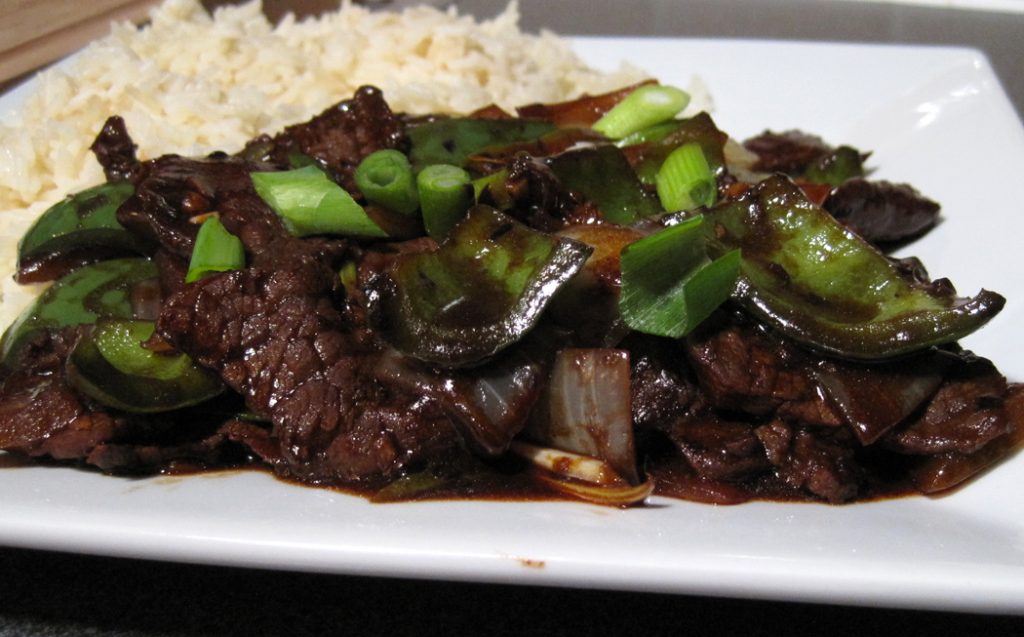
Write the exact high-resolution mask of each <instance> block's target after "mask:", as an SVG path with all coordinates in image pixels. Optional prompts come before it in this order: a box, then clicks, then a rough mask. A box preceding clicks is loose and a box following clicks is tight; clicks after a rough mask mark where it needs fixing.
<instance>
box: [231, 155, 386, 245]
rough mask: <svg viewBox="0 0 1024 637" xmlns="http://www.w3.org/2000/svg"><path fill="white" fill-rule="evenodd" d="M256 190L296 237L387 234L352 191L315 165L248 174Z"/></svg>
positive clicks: (384, 235) (379, 235) (377, 235)
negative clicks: (353, 195)
mask: <svg viewBox="0 0 1024 637" xmlns="http://www.w3.org/2000/svg"><path fill="white" fill-rule="evenodd" d="M250 177H251V178H252V184H253V186H255V188H256V192H257V194H259V196H260V197H261V198H262V199H263V201H265V202H267V205H269V206H270V207H271V208H273V209H274V212H276V213H277V214H278V215H280V216H281V219H282V220H283V221H284V225H285V227H286V228H288V231H289V232H291V233H292V234H293V235H295V236H297V237H306V236H309V235H316V234H342V235H353V236H358V237H386V236H387V233H386V232H384V231H383V230H381V228H380V226H378V225H377V224H375V223H374V222H373V220H372V219H370V217H368V216H367V214H366V211H365V210H363V207H362V206H360V205H359V204H358V203H356V201H355V199H353V198H352V195H350V194H348V193H347V192H345V189H344V188H342V187H341V186H339V185H338V184H336V183H334V182H333V181H331V180H330V178H328V177H327V175H326V174H324V172H323V171H322V170H320V169H319V168H317V167H316V166H306V167H305V168H299V169H296V170H286V171H283V172H256V173H252V174H251V175H250Z"/></svg>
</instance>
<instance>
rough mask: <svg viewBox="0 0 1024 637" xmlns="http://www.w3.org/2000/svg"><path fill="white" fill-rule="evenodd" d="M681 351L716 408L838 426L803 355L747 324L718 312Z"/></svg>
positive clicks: (839, 421) (837, 416)
mask: <svg viewBox="0 0 1024 637" xmlns="http://www.w3.org/2000/svg"><path fill="white" fill-rule="evenodd" d="M686 353H687V357H688V359H689V362H690V366H691V367H692V368H693V370H694V372H695V373H696V376H697V378H698V380H699V382H700V386H701V389H702V390H703V392H704V395H705V396H706V397H707V399H708V402H709V403H710V405H711V406H713V407H714V408H716V409H720V410H726V411H735V412H743V413H747V414H750V415H752V416H768V415H771V414H776V413H777V414H778V415H780V416H785V417H786V418H787V419H789V420H796V421H801V422H806V423H808V424H816V425H826V426H838V425H842V424H843V423H844V420H843V418H842V416H841V415H840V414H839V413H838V412H837V411H836V410H835V408H834V407H832V406H831V404H830V403H828V402H827V401H826V400H825V398H824V397H823V395H822V394H821V392H820V391H819V389H818V386H817V383H816V382H815V380H814V379H813V377H812V376H811V374H810V371H809V370H810V365H811V362H812V361H810V360H809V359H808V357H807V355H805V354H804V353H803V352H802V351H800V350H797V349H796V348H795V347H793V346H791V345H789V344H788V343H786V342H784V341H782V340H781V339H777V338H774V337H771V336H769V335H768V334H766V333H764V332H762V331H761V330H759V329H758V328H756V327H754V326H752V325H749V324H747V323H745V322H736V321H734V320H730V319H729V318H728V317H726V316H725V314H724V313H720V314H719V316H718V318H717V319H715V320H710V321H706V322H705V324H704V327H702V328H698V330H697V331H695V332H694V333H693V334H691V335H690V336H689V337H688V338H687V341H686Z"/></svg>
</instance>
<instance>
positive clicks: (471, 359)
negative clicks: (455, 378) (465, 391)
mask: <svg viewBox="0 0 1024 637" xmlns="http://www.w3.org/2000/svg"><path fill="white" fill-rule="evenodd" d="M590 252H591V248H590V247H589V246H586V245H584V244H581V243H579V242H577V241H573V240H571V239H560V238H558V237H554V236H551V235H548V234H544V233H542V232H537V231H536V230H533V229H531V228H529V227H527V226H525V225H523V224H521V223H519V222H518V221H515V220H514V219H512V218H511V217H508V216H506V215H504V214H502V213H501V212H499V211H498V210H495V209H494V208H491V207H489V206H483V205H478V206H474V207H473V208H471V209H470V211H469V214H468V215H467V217H466V218H465V219H464V220H463V221H462V222H461V223H460V224H459V225H457V226H456V227H455V228H454V229H453V230H452V232H451V234H449V236H448V238H447V239H446V240H445V242H444V243H443V244H442V245H441V247H440V249H438V250H436V251H434V252H425V253H417V254H409V255H403V256H400V257H398V258H397V259H396V261H395V264H394V266H393V267H392V268H391V269H390V270H389V271H388V272H385V273H383V274H381V275H378V276H376V277H374V278H373V279H372V280H371V281H370V282H369V284H368V286H367V288H368V289H367V295H368V298H369V301H370V303H369V305H370V317H371V320H372V321H373V323H374V325H375V326H376V327H377V328H378V330H379V333H380V334H381V335H382V336H383V337H384V339H385V340H387V341H388V342H389V343H391V345H393V346H394V347H395V348H396V349H398V350H399V351H400V352H402V353H404V354H407V355H409V356H413V357H415V358H418V359H420V360H424V361H428V362H431V363H436V364H439V365H444V366H447V367H461V366H468V365H473V364H477V363H480V362H483V361H484V360H485V359H486V358H488V357H490V356H492V355H493V354H495V353H497V352H499V351H500V350H502V349H504V348H505V347H508V346H509V345H511V344H512V343H514V342H516V341H518V340H519V339H520V338H521V337H522V336H523V335H524V334H526V332H528V331H529V330H530V328H532V327H533V326H534V324H536V322H537V320H538V319H539V318H540V315H541V312H542V311H543V310H544V308H545V307H546V306H547V304H548V301H550V299H551V297H552V296H553V295H554V293H555V292H556V291H557V289H558V288H559V287H560V286H561V285H562V284H563V283H565V282H566V281H567V280H569V279H570V278H571V277H572V276H573V275H574V274H575V273H576V272H577V271H578V270H579V269H580V267H582V265H583V263H584V262H585V261H586V260H587V256H589V254H590Z"/></svg>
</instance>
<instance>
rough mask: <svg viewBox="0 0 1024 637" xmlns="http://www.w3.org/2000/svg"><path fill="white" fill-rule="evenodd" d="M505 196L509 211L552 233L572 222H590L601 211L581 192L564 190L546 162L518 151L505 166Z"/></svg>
mask: <svg viewBox="0 0 1024 637" xmlns="http://www.w3.org/2000/svg"><path fill="white" fill-rule="evenodd" d="M505 190H506V195H507V196H508V198H509V200H510V205H511V209H510V210H509V211H508V213H509V214H510V215H511V216H513V217H515V218H516V219H518V220H519V221H522V222H523V223H525V224H526V225H528V226H531V227H533V228H536V229H538V230H540V231H542V232H555V231H557V230H560V229H562V228H565V227H567V226H572V225H582V224H592V223H596V222H598V221H599V220H600V219H601V218H602V214H601V211H600V210H598V208H597V207H596V206H595V205H594V204H593V203H592V202H590V201H588V200H587V199H586V198H585V197H583V196H582V195H581V194H579V193H577V192H574V191H571V190H568V189H566V188H565V187H564V186H563V185H562V182H561V181H559V179H558V177H557V176H556V175H555V173H554V171H553V170H552V169H551V167H550V166H548V165H547V164H546V163H545V162H543V161H541V160H539V159H535V158H533V157H531V156H530V155H528V154H526V153H519V154H517V155H516V156H514V157H513V158H512V161H511V162H510V163H509V165H508V178H507V179H506V180H505Z"/></svg>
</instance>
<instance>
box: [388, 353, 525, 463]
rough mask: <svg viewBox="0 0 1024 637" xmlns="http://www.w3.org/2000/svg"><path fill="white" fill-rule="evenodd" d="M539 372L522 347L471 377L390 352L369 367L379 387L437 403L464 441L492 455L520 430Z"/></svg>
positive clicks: (482, 368) (479, 368)
mask: <svg viewBox="0 0 1024 637" xmlns="http://www.w3.org/2000/svg"><path fill="white" fill-rule="evenodd" d="M543 372H544V369H543V366H542V365H541V364H540V363H539V362H538V361H536V360H534V359H533V358H531V357H530V355H529V353H528V352H527V350H526V349H525V348H519V349H517V350H515V351H513V352H511V353H510V354H509V355H507V356H504V357H502V358H501V359H499V360H497V361H493V362H491V363H489V364H487V365H485V366H483V367H478V368H476V369H474V370H472V372H471V373H463V372H460V371H458V370H447V371H441V370H436V369H432V368H428V367H425V366H423V365H420V364H419V363H418V362H417V361H415V360H413V359H410V358H408V357H406V356H403V355H402V354H400V353H399V352H398V351H396V350H393V349H389V350H385V351H384V352H382V353H381V355H380V356H379V357H378V358H377V361H376V363H375V365H374V366H373V367H372V373H373V374H374V376H375V377H376V378H377V379H378V380H380V381H381V382H383V383H385V384H388V385H393V386H396V387H400V388H402V389H403V390H405V391H408V392H411V393H414V394H416V393H418V394H421V395H423V396H428V397H430V398H431V399H433V400H437V401H439V402H440V404H441V405H442V406H443V407H444V409H445V411H446V412H448V415H449V416H451V418H452V420H453V421H454V422H455V424H456V425H457V426H458V427H459V430H460V431H461V433H462V435H463V437H464V438H465V439H466V442H468V443H469V444H470V445H471V446H472V447H473V448H475V449H477V450H478V451H481V452H483V453H484V454H487V455H495V456H496V455H499V454H502V453H504V452H505V449H506V448H507V447H508V443H509V441H511V440H512V437H513V436H515V435H516V434H517V433H519V431H520V430H521V429H522V428H523V425H524V423H525V422H526V418H527V416H528V415H529V413H530V408H531V407H532V406H533V404H534V402H536V399H537V394H538V393H539V389H538V386H539V385H540V380H541V378H542V377H543Z"/></svg>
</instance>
